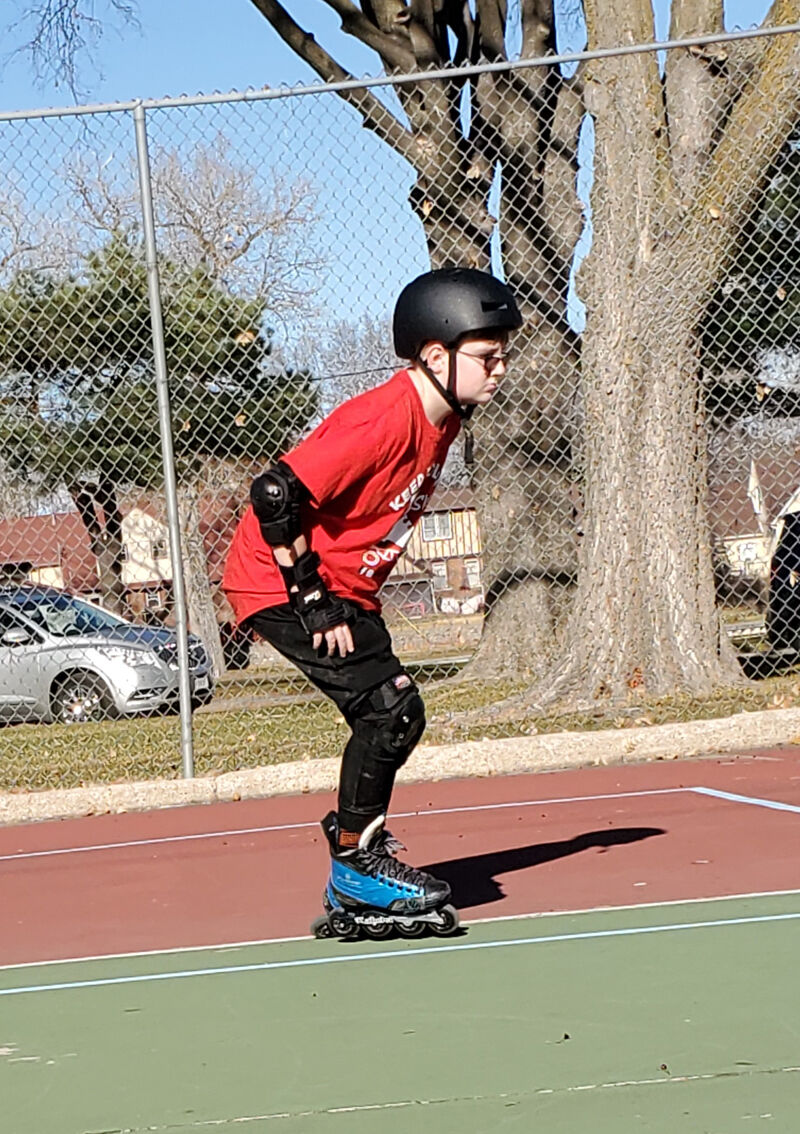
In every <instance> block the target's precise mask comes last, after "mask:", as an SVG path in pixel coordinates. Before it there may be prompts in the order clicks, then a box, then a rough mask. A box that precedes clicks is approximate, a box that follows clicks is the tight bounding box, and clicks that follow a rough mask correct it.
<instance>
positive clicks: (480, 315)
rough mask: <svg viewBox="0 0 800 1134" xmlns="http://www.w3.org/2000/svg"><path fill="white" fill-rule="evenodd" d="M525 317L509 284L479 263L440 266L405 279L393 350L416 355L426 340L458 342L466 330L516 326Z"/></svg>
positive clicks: (476, 331) (401, 354)
mask: <svg viewBox="0 0 800 1134" xmlns="http://www.w3.org/2000/svg"><path fill="white" fill-rule="evenodd" d="M521 326H522V316H521V315H520V312H519V308H518V307H517V304H516V301H515V299H514V296H513V295H512V293H511V289H510V288H509V287H508V286H507V285H506V284H504V283H502V282H501V281H500V280H498V279H495V277H494V276H490V275H489V273H488V272H479V271H478V270H477V269H475V268H439V269H438V270H437V271H434V272H425V274H424V275H422V276H417V278H416V279H415V280H412V281H411V283H410V284H407V285H406V286H405V287H404V288H403V290H402V291H401V292H400V295H399V297H398V299H397V303H396V305H395V309H394V323H393V331H394V349H395V353H396V354H397V356H398V357H399V358H417V356H418V355H419V352H420V350H421V349H422V347H423V345H424V344H425V343H428V342H440V343H443V344H444V345H445V346H447V347H452V346H453V345H455V344H456V343H457V342H458V340H459V339H460V338H462V337H463V336H464V335H469V334H475V335H479V334H481V333H482V332H486V333H487V334H490V333H491V332H496V331H515V330H517V328H518V327H521Z"/></svg>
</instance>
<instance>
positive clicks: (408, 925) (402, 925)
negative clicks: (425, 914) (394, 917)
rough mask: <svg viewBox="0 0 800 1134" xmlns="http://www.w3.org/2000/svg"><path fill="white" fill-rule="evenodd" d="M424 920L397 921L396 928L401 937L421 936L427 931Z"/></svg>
mask: <svg viewBox="0 0 800 1134" xmlns="http://www.w3.org/2000/svg"><path fill="white" fill-rule="evenodd" d="M425 925H426V923H425V922H424V921H400V920H399V919H398V921H396V922H395V928H396V929H397V932H398V933H399V934H400V936H401V937H421V936H422V934H423V933H424V932H425Z"/></svg>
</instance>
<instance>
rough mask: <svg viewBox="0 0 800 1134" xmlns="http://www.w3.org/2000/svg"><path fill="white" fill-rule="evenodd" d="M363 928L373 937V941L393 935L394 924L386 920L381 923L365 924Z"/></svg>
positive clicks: (368, 935)
mask: <svg viewBox="0 0 800 1134" xmlns="http://www.w3.org/2000/svg"><path fill="white" fill-rule="evenodd" d="M362 928H363V930H364V932H365V933H366V935H367V937H371V938H372V940H373V941H382V940H383V938H384V937H389V936H390V935H391V932H392V930H393V929H394V926H393V925H392V923H391V922H390V921H385V922H383V923H382V924H381V925H364V926H362Z"/></svg>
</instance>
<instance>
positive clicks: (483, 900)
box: [421, 827, 666, 909]
mask: <svg viewBox="0 0 800 1134" xmlns="http://www.w3.org/2000/svg"><path fill="white" fill-rule="evenodd" d="M664 834H666V832H665V831H664V830H663V829H662V828H661V827H618V828H617V829H616V830H611V831H586V832H585V833H584V834H582V835H576V836H575V837H574V838H572V839H563V840H562V841H561V842H558V843H533V844H531V845H530V846H527V847H513V848H512V849H510V850H503V851H491V852H489V853H488V854H475V855H471V856H469V857H468V858H451V859H448V860H447V861H446V862H429V863H426V865H425V866H423V867H422V868H421V869H422V870H425V871H428V872H429V873H430V874H432V875H433V876H434V878H441V879H442V880H443V881H444V882H449V883H450V888H451V890H452V891H453V897H452V902H453V905H454V906H456V907H457V908H458V909H465V908H467V907H469V906H483V905H488V904H489V903H490V902H499V901H501V900H502V899H503V898H504V897H505V894H504V893H503V890H502V888H501V886H500V884H499V883H498V882H497V880H496V875H498V874H509V873H510V872H511V871H512V870H526V869H527V868H528V867H531V866H541V864H542V863H544V862H552V861H553V860H554V859H557V858H566V857H567V855H570V854H580V852H581V851H585V850H589V849H591V848H592V847H598V848H600V849H601V851H602V850H607V849H608V848H609V847H614V846H620V845H622V844H624V843H636V842H639V841H640V840H641V839H651V838H653V837H654V836H655V835H664Z"/></svg>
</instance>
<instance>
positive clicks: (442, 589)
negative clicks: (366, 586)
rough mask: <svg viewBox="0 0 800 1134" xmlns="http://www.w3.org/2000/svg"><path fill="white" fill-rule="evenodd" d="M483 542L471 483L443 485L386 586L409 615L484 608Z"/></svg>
mask: <svg viewBox="0 0 800 1134" xmlns="http://www.w3.org/2000/svg"><path fill="white" fill-rule="evenodd" d="M481 572H482V544H481V533H480V528H479V526H478V518H477V514H476V511H475V499H474V493H473V491H472V489H471V488H443V489H440V490H439V491H438V492H437V493H436V494H435V495H434V497H433V499H432V500H431V502H430V504H429V505H428V508H427V510H426V511H425V513H424V515H423V516H422V519H421V520H420V522H419V524H417V526H416V527H415V528H414V531H413V532H412V534H411V538H410V540H409V542H408V546H407V547H406V550H405V552H404V554H403V555H402V556H401V557H400V559H399V560H398V562H397V565H396V566H395V569H394V571H393V572H392V574H391V575H390V576H389V579H388V581H387V582H386V583H385V584H384V586H383V589H382V591H381V599H382V600H383V603H384V605H385V606H386V607H387V608H388V609H389V610H391V609H395V610H398V611H399V612H400V613H402V614H405V615H406V616H407V617H414V616H420V615H423V614H432V613H435V612H438V613H442V614H476V613H477V612H478V611H480V610H482V609H483V585H482V579H481Z"/></svg>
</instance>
